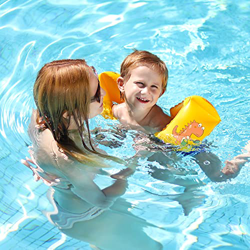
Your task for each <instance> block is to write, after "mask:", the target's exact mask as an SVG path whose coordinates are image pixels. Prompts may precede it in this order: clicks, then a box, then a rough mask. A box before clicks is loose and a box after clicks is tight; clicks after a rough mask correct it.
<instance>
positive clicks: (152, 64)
mask: <svg viewBox="0 0 250 250" xmlns="http://www.w3.org/2000/svg"><path fill="white" fill-rule="evenodd" d="M139 66H147V67H149V68H151V69H152V70H156V71H157V72H158V73H159V74H160V75H161V76H162V88H163V90H165V89H166V87H167V81H168V69H167V66H166V64H165V63H164V62H163V61H162V60H161V59H160V58H159V57H158V56H156V55H154V54H152V53H150V52H148V51H145V50H135V51H134V52H133V53H131V54H130V55H128V56H127V57H126V58H125V59H124V61H123V62H122V64H121V69H120V74H121V77H123V78H124V80H125V81H127V80H128V79H129V78H130V76H131V70H132V69H134V68H137V67H139Z"/></svg>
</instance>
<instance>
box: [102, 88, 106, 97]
mask: <svg viewBox="0 0 250 250" xmlns="http://www.w3.org/2000/svg"><path fill="white" fill-rule="evenodd" d="M105 95H106V91H105V90H104V89H103V88H102V87H101V96H102V97H104V96H105Z"/></svg>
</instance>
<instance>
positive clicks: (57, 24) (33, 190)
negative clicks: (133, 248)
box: [0, 0, 250, 250]
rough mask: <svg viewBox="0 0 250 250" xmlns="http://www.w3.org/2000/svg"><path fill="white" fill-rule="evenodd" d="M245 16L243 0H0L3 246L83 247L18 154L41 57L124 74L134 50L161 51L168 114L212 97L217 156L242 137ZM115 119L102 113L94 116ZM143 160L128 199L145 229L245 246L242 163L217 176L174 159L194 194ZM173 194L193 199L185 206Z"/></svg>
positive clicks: (167, 242)
mask: <svg viewBox="0 0 250 250" xmlns="http://www.w3.org/2000/svg"><path fill="white" fill-rule="evenodd" d="M69 2H70V4H69ZM249 16H250V2H249V1H248V0H243V1H241V0H240V1H233V0H210V1H209V0H207V1H205V0H196V1H195V0H192V1H184V0H182V1H166V0H165V1H162V0H154V1H149V0H146V1H114V0H112V1H104V0H101V1H87V0H81V1H80V0H72V1H67V0H50V1H49V0H47V1H45V0H43V1H42V0H40V1H39V0H36V1H32V0H29V1H28V0H15V1H14V0H9V1H2V0H0V75H1V78H0V81H1V88H0V114H1V120H0V122H1V127H0V132H1V134H0V142H1V143H0V177H1V180H0V199H1V202H0V210H1V213H0V248H1V249H86V250H89V249H90V248H89V246H88V244H87V243H84V242H79V241H77V240H74V239H71V238H69V237H66V236H65V235H62V234H61V233H60V231H59V230H58V229H57V228H55V227H54V226H53V225H51V224H50V223H49V222H47V220H46V218H45V217H44V216H43V214H42V213H41V211H42V210H46V209H49V208H50V205H49V204H48V201H47V199H46V190H47V187H45V186H44V185H43V184H42V183H39V182H38V183H35V182H34V181H33V178H32V175H31V172H30V171H29V170H28V169H26V168H25V167H24V166H22V164H21V163H20V159H22V158H24V157H25V156H26V155H27V145H29V144H30V140H29V138H28V135H27V133H26V130H27V126H28V123H29V117H30V113H31V108H33V107H34V102H33V97H32V87H33V83H34V81H35V78H36V75H37V72H38V70H39V69H40V68H41V67H42V66H43V65H44V64H45V63H46V62H49V61H52V60H56V59H64V58H85V59H86V60H87V62H88V64H89V65H94V66H95V67H96V69H97V71H98V72H103V71H107V70H112V71H116V72H119V67H120V64H121V62H122V60H123V59H124V58H125V56H126V55H128V54H129V53H131V52H132V50H133V49H134V48H136V49H141V50H149V51H150V52H152V53H155V54H157V55H158V56H159V57H160V58H161V59H163V60H164V61H165V62H166V64H167V66H168V69H169V75H170V78H169V81H168V88H167V93H165V94H164V95H163V96H162V97H161V99H160V100H159V105H160V106H162V107H163V109H164V110H165V111H166V112H168V110H169V108H170V107H171V106H173V105H175V104H177V103H179V102H180V101H182V100H183V99H184V98H185V97H187V96H190V95H201V96H203V97H205V98H207V99H208V100H209V101H210V102H211V103H213V105H214V106H215V107H216V109H217V111H218V113H219V114H220V116H221V119H222V122H221V123H220V124H219V125H218V126H217V127H216V128H215V129H214V131H213V132H212V133H211V135H210V136H209V137H208V139H207V140H208V142H209V143H211V144H212V146H211V147H212V150H213V152H214V153H215V154H217V155H218V156H219V157H220V159H221V160H222V161H223V162H224V161H225V160H227V159H232V158H233V156H235V155H237V154H239V153H241V150H242V148H243V147H244V145H245V144H246V143H247V141H248V140H249V124H250V113H249V110H250V83H249V78H250V60H249V58H250V41H249V37H250V25H249ZM111 123H112V122H110V121H105V120H104V119H103V118H102V117H97V118H96V119H95V120H94V121H92V122H91V125H92V126H93V127H94V126H96V125H101V124H102V126H103V124H104V126H107V127H110V124H111ZM110 137H111V139H112V135H110ZM122 144H123V147H122V148H121V147H118V148H111V149H110V148H107V151H108V152H109V153H111V154H115V155H117V156H120V157H125V156H127V155H133V153H134V150H133V148H132V144H133V135H132V134H128V135H127V137H126V138H125V139H123V140H122ZM154 164H155V166H158V165H159V164H158V165H157V163H154ZM147 166H148V162H147V160H146V159H141V161H140V164H139V167H138V171H137V172H136V173H135V175H134V176H132V177H131V178H130V185H129V188H128V192H127V193H126V194H125V195H124V198H126V199H127V201H129V202H131V203H132V204H133V205H134V207H135V208H134V209H133V210H132V212H133V213H134V214H135V215H137V216H140V217H141V218H144V219H146V220H148V221H149V222H151V223H153V224H155V225H156V226H158V227H159V231H154V232H149V234H150V236H151V237H152V238H154V239H156V240H159V241H160V242H162V244H163V245H164V249H203V248H205V249H220V250H222V249H223V250H224V249H249V248H250V226H249V225H250V197H249V194H250V184H249V178H250V173H249V166H250V165H249V163H247V164H246V165H245V167H244V168H243V169H242V171H241V172H240V174H239V175H238V176H237V177H236V178H235V179H233V180H231V181H227V182H222V183H212V182H211V181H209V179H208V178H207V177H206V176H205V174H204V173H203V172H202V171H201V170H200V169H199V167H198V166H197V165H196V164H194V163H193V162H192V160H191V159H190V158H188V157H186V158H183V159H182V161H181V167H182V168H183V169H186V170H187V171H193V172H195V173H197V175H194V177H193V178H195V179H197V180H198V179H199V180H200V181H202V182H204V183H205V184H206V185H204V186H203V187H202V188H200V189H199V190H196V191H195V192H196V193H195V198H194V197H192V199H191V200H189V197H185V195H183V196H181V195H180V194H183V192H184V191H183V189H182V188H181V187H180V186H178V185H174V184H171V183H169V182H167V181H161V180H158V179H155V178H153V177H152V176H150V175H149V173H148V168H147ZM182 177H183V178H185V176H184V175H183V176H182ZM145 190H147V191H145ZM148 191H150V192H151V193H150V192H148ZM152 193H154V194H152ZM174 197H175V198H174ZM176 197H183V198H184V203H185V202H186V203H188V204H190V203H192V202H194V201H195V202H196V203H195V205H194V206H193V207H192V211H191V212H190V213H189V214H188V215H186V216H185V215H184V212H183V206H182V205H180V202H178V198H176ZM185 198H186V200H185ZM197 202H198V203H197ZM160 228H164V230H162V229H161V230H160ZM142 244H143V243H142Z"/></svg>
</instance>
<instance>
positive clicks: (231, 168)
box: [221, 141, 250, 177]
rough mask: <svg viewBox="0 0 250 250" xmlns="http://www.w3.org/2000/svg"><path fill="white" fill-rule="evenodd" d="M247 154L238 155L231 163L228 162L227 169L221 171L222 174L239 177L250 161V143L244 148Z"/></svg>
mask: <svg viewBox="0 0 250 250" xmlns="http://www.w3.org/2000/svg"><path fill="white" fill-rule="evenodd" d="M244 148H245V149H246V150H247V152H246V153H244V154H241V155H237V156H235V157H234V158H233V160H231V161H226V162H225V163H226V165H225V167H224V168H223V169H222V170H221V172H222V173H223V174H225V175H233V177H235V176H237V175H238V173H239V171H240V169H241V167H242V166H243V165H244V164H245V163H246V162H248V161H249V159H250V141H248V144H247V145H246V146H245V147H244Z"/></svg>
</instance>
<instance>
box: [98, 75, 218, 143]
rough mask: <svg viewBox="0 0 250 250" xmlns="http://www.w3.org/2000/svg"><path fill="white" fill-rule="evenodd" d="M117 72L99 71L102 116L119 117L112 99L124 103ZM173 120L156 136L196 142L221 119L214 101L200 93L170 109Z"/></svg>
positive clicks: (207, 133)
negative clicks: (101, 89)
mask: <svg viewBox="0 0 250 250" xmlns="http://www.w3.org/2000/svg"><path fill="white" fill-rule="evenodd" d="M119 76H120V75H119V74H117V73H115V72H110V71H108V72H103V73H101V74H100V75H99V80H100V85H101V87H102V88H103V89H104V90H105V91H106V95H105V96H104V98H103V112H102V116H103V117H104V118H106V119H112V120H116V118H115V117H114V116H113V113H112V105H113V103H118V104H119V103H122V102H123V101H122V100H121V98H120V91H119V89H118V86H117V78H118V77H119ZM170 115H171V118H172V121H171V122H170V123H169V124H168V125H167V126H166V127H165V128H164V129H163V130H162V131H160V132H157V133H156V134H155V136H156V137H158V138H159V139H161V140H162V141H164V142H166V143H171V144H174V145H182V146H184V145H186V144H188V145H195V144H197V143H199V142H201V141H202V140H203V139H204V138H205V137H206V136H208V135H209V134H210V133H211V132H212V130H213V129H214V128H215V126H216V125H217V124H219V123H220V121H221V119H220V116H219V114H218V113H217V111H216V109H215V108H214V107H213V105H212V104H211V103H210V102H209V101H207V100H206V99H205V98H203V97H201V96H190V97H187V98H186V99H185V100H184V101H182V102H181V103H179V104H177V105H176V106H174V107H172V108H171V109H170Z"/></svg>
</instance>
